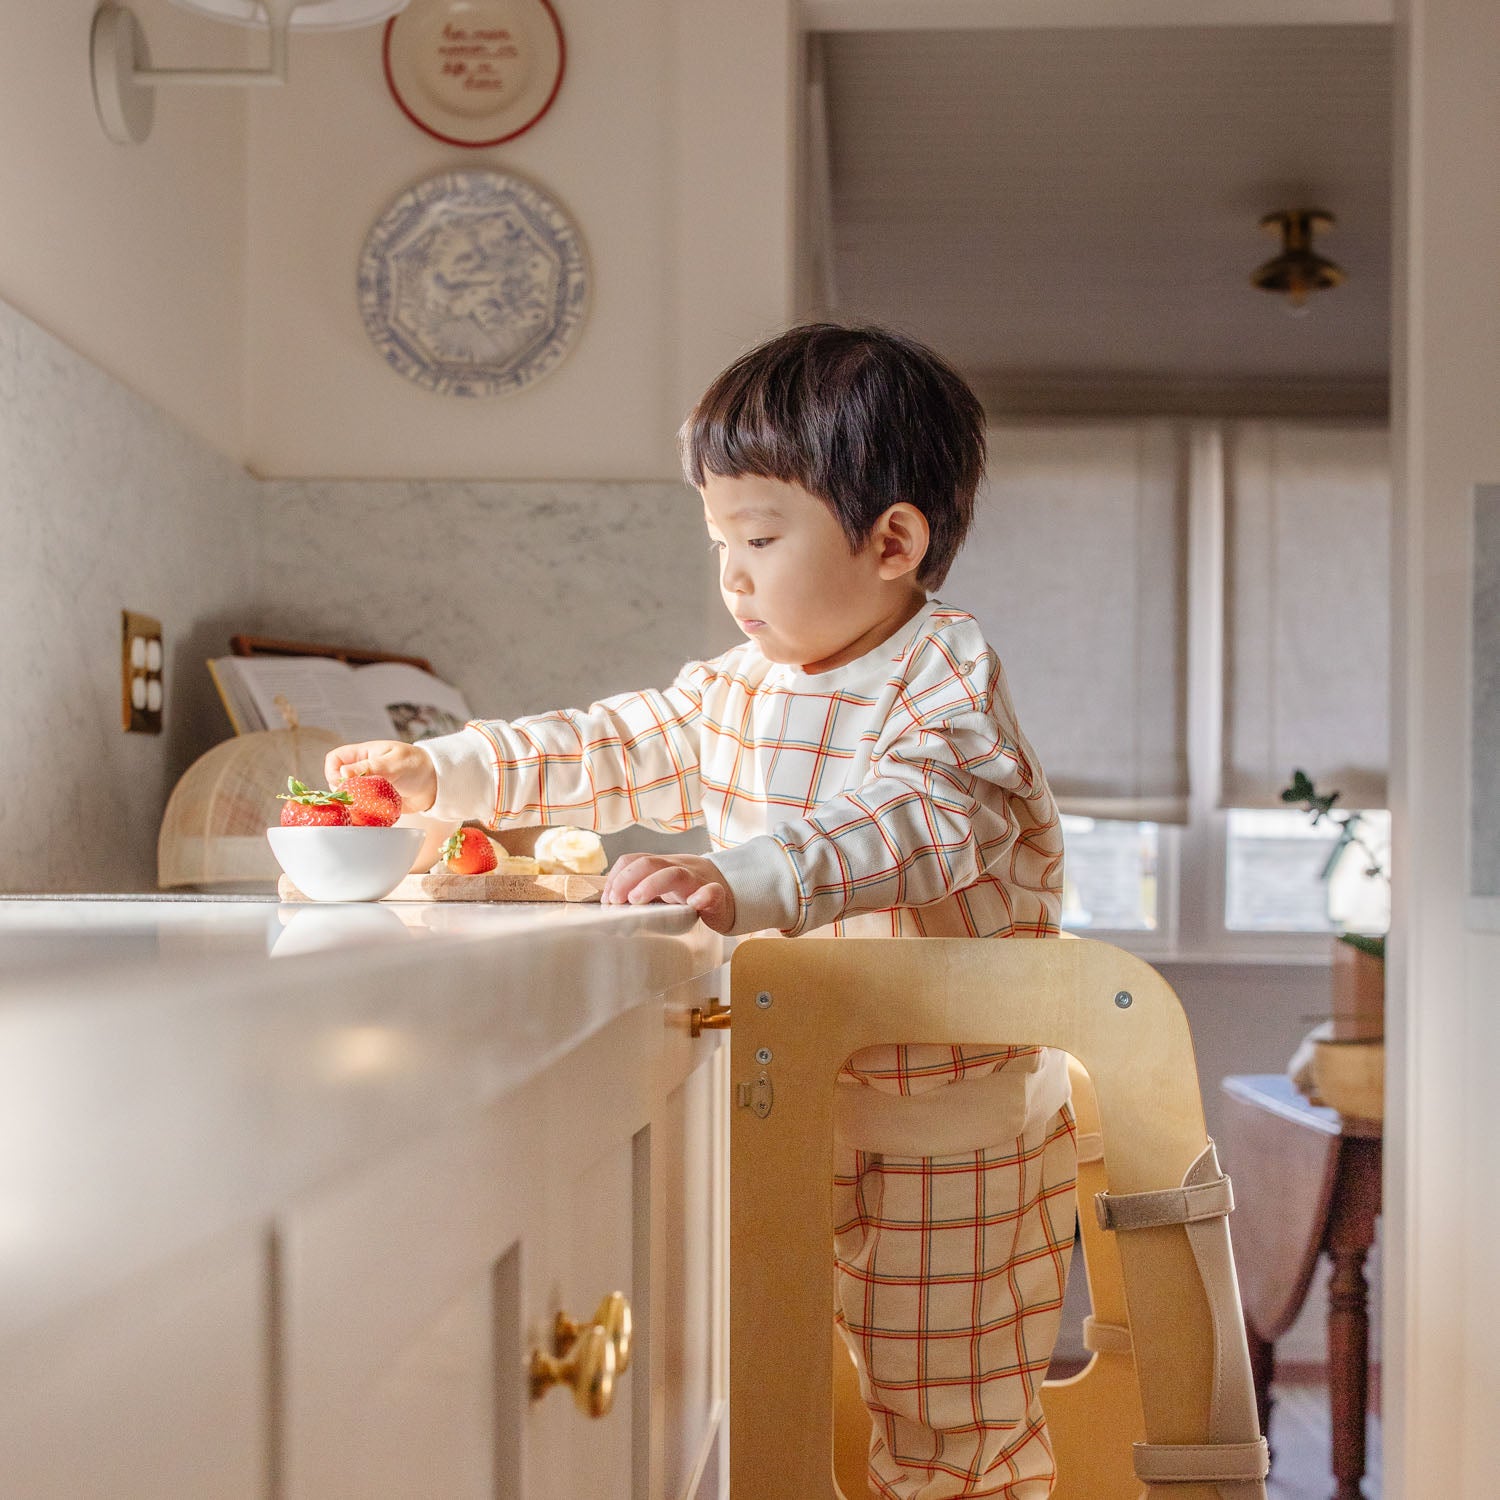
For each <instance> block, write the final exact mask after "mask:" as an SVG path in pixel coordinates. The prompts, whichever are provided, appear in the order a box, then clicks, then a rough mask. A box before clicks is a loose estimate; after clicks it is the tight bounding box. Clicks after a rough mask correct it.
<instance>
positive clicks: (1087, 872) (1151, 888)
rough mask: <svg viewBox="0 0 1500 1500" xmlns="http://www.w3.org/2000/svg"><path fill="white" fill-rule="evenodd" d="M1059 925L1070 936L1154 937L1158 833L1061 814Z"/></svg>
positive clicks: (1150, 826) (1146, 826) (1151, 826)
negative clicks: (1140, 934) (1151, 934)
mask: <svg viewBox="0 0 1500 1500" xmlns="http://www.w3.org/2000/svg"><path fill="white" fill-rule="evenodd" d="M1062 827H1063V848H1064V857H1063V910H1062V924H1063V926H1064V927H1065V928H1066V929H1067V930H1068V931H1070V932H1089V931H1094V930H1098V931H1103V932H1155V931H1156V930H1157V928H1158V926H1159V925H1160V921H1161V912H1160V900H1159V881H1158V873H1157V872H1158V863H1159V851H1160V848H1161V828H1160V825H1158V824H1156V823H1136V822H1121V821H1116V820H1113V819H1104V818H1078V817H1072V816H1069V815H1068V814H1064V815H1063V820H1062Z"/></svg>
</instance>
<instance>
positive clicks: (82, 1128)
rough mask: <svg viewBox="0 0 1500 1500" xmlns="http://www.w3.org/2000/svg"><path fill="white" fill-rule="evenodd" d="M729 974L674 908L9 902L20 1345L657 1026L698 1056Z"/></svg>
mask: <svg viewBox="0 0 1500 1500" xmlns="http://www.w3.org/2000/svg"><path fill="white" fill-rule="evenodd" d="M721 949H722V941H721V939H719V938H718V937H717V936H715V935H714V934H713V933H711V932H709V931H708V930H707V929H706V928H704V927H703V926H701V924H699V923H698V922H697V920H696V918H695V917H694V916H693V915H692V914H691V913H689V912H687V911H685V910H683V909H681V908H673V907H667V906H654V907H648V908H641V909H634V908H601V907H598V906H585V905H569V904H563V903H557V904H550V903H549V904H545V905H544V904H535V905H521V904H514V905H505V906H484V905H479V904H477V903H476V904H469V903H448V904H435V903H402V904H393V903H391V904H388V903H381V904H363V905H350V906H317V905H306V906H287V905H280V904H278V903H276V902H275V901H273V900H243V899H242V900H230V901H170V900H166V901H162V900H150V899H139V900H129V899H103V898H96V899H89V898H68V899H57V900H35V899H0V1345H3V1344H4V1343H5V1341H6V1339H7V1338H9V1337H12V1336H14V1335H15V1334H17V1333H18V1332H20V1331H22V1330H24V1329H26V1328H28V1327H31V1326H33V1325H38V1324H41V1323H44V1322H45V1321H46V1320H47V1319H48V1318H49V1317H51V1316H53V1315H55V1314H57V1313H59V1312H60V1311H62V1310H63V1309H65V1308H67V1307H70V1306H77V1305H79V1304H80V1303H81V1302H82V1301H84V1300H85V1299H87V1298H89V1297H92V1296H96V1295H98V1294H100V1293H102V1292H104V1291H106V1290H107V1289H108V1288H109V1287H110V1286H113V1285H115V1284H118V1283H122V1282H124V1281H127V1280H128V1279H129V1278H130V1277H131V1276H133V1275H136V1274H138V1273H140V1272H142V1271H144V1270H145V1269H146V1268H147V1267H149V1266H152V1265H157V1264H161V1263H162V1262H163V1261H165V1260H168V1259H170V1258H171V1257H172V1256H173V1255H177V1254H180V1253H183V1252H185V1251H186V1250H187V1249H189V1248H190V1247H192V1246H194V1245H197V1244H201V1243H203V1242H205V1241H207V1240H210V1239H211V1238H212V1237H213V1236H215V1235H218V1234H222V1233H225V1232H227V1231H229V1230H231V1229H233V1228H236V1227H238V1226H243V1225H245V1224H247V1223H251V1224H253V1223H255V1222H257V1221H264V1222H267V1223H269V1222H270V1221H271V1220H272V1218H273V1217H274V1214H275V1212H276V1209H277V1206H278V1205H281V1204H285V1203H286V1202H288V1201H289V1200H290V1199H292V1198H294V1197H295V1196H296V1195H298V1194H302V1193H305V1192H308V1191H309V1190H312V1189H314V1188H316V1187H317V1186H318V1185H320V1184H325V1183H328V1182H330V1181H332V1180H334V1179H337V1178H340V1177H343V1176H347V1175H348V1174H350V1173H353V1172H356V1171H357V1170H359V1169H360V1168H361V1167H362V1166H363V1165H365V1164H367V1163H370V1162H373V1161H375V1160H377V1159H379V1158H381V1157H384V1156H388V1155H389V1154H390V1153H391V1152H393V1151H396V1150H398V1149H400V1148H402V1147H403V1145H404V1144H406V1143H410V1142H412V1141H415V1140H418V1139H420V1138H424V1137H430V1136H432V1135H433V1133H434V1132H440V1131H442V1130H443V1129H445V1128H449V1127H451V1126H453V1125H455V1124H457V1123H459V1122H462V1121H464V1120H466V1119H471V1118H475V1117H477V1116H479V1115H482V1114H483V1113H484V1112H485V1111H486V1110H489V1109H491V1108H492V1107H493V1106H495V1105H496V1103H497V1101H501V1100H503V1099H505V1098H506V1097H507V1096H509V1095H512V1094H514V1093H515V1092H516V1091H517V1090H520V1089H522V1088H523V1087H525V1086H526V1085H527V1084H528V1083H529V1082H530V1081H531V1080H534V1079H536V1078H537V1077H539V1076H540V1075H542V1074H543V1073H544V1072H546V1070H547V1069H549V1068H550V1067H552V1066H553V1065H554V1064H555V1063H556V1062H557V1060H558V1059H559V1058H562V1057H564V1056H566V1055H567V1054H569V1053H570V1052H571V1051H573V1050H574V1049H577V1048H579V1047H580V1046H581V1045H582V1044H583V1043H584V1042H585V1041H586V1039H588V1038H589V1037H591V1036H593V1035H594V1034H595V1033H597V1032H599V1031H601V1030H602V1029H603V1028H605V1027H607V1026H609V1025H610V1024H611V1023H612V1022H614V1021H615V1020H616V1019H618V1018H620V1017H622V1016H625V1015H626V1014H627V1013H630V1012H632V1011H634V1010H635V1009H637V1008H639V1007H641V1006H643V1005H646V1004H648V1003H653V1004H654V1005H655V1008H656V1013H657V1014H658V1016H659V1019H658V1020H657V1021H656V1022H655V1023H653V1024H654V1025H655V1026H656V1027H657V1030H658V1033H659V1032H660V1028H661V1027H662V1026H663V1025H665V1026H666V1027H667V1028H669V1029H671V1030H673V1031H679V1030H680V1032H681V1033H682V1037H683V1040H684V1044H685V1039H686V1013H687V1010H688V1008H689V1007H690V1006H691V1005H693V1004H697V1003H700V1002H701V999H702V998H703V996H705V995H708V994H716V993H717V989H716V983H717V977H718V965H719V963H720V961H721ZM537 1166H538V1169H539V1170H540V1169H542V1164H541V1163H538V1164H537Z"/></svg>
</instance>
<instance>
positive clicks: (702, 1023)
mask: <svg viewBox="0 0 1500 1500" xmlns="http://www.w3.org/2000/svg"><path fill="white" fill-rule="evenodd" d="M728 1030H729V1007H728V1006H727V1005H720V1004H719V1002H718V1000H716V999H715V1000H709V1001H706V1002H705V1003H704V1004H703V1005H695V1006H694V1007H693V1008H692V1009H691V1010H690V1011H689V1012H688V1035H690V1036H702V1035H703V1033H704V1032H705V1031H728Z"/></svg>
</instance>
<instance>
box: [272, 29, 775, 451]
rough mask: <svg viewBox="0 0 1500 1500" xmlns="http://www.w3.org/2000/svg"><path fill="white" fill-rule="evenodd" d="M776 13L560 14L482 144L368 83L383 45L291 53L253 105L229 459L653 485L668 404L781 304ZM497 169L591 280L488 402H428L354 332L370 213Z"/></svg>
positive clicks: (751, 336)
mask: <svg viewBox="0 0 1500 1500" xmlns="http://www.w3.org/2000/svg"><path fill="white" fill-rule="evenodd" d="M789 9H790V7H789V3H788V0H757V3H756V4H754V5H734V4H731V3H728V0H707V3H706V0H573V3H571V4H568V5H564V6H562V7H560V15H561V19H562V23H563V27H564V30H565V34H566V37H567V69H566V73H565V75H564V79H563V84H562V88H561V91H560V92H559V94H558V97H557V100H556V102H555V103H554V104H553V107H552V109H551V111H550V112H549V113H548V114H547V115H546V116H545V117H544V118H543V119H542V121H541V122H540V123H539V124H538V125H536V126H535V127H534V128H533V129H532V130H531V131H529V132H528V133H527V134H525V135H523V136H521V137H519V138H518V139H516V140H515V141H512V142H510V143H509V144H507V145H504V146H501V147H498V148H495V149H492V150H472V149H464V148H460V147H451V146H445V145H443V144H442V143H441V142H438V141H435V140H433V139H432V138H430V137H429V136H427V135H425V134H424V133H423V132H422V131H420V130H418V129H417V128H416V126H414V125H413V124H411V122H410V121H408V120H407V119H406V118H405V116H404V115H402V113H401V112H400V110H399V109H398V108H397V106H396V104H395V102H394V100H393V99H392V98H391V96H390V94H389V91H388V90H387V88H386V84H385V81H384V77H383V74H382V69H381V32H380V30H379V29H366V30H363V31H359V32H354V33H343V34H337V35H329V36H325V37H315V36H309V37H298V38H294V40H293V56H292V80H291V83H290V85H289V86H288V88H286V89H285V90H281V91H275V92H267V93H264V94H262V95H260V96H258V97H257V98H256V99H255V100H254V102H253V104H252V132H251V137H252V150H251V174H250V195H249V206H250V265H249V286H250V318H249V342H248V383H249V398H248V422H249V427H248V432H249V437H248V455H249V461H250V464H251V467H252V468H253V469H254V470H255V471H256V472H257V473H260V474H264V475H268V476H276V477H283V476H317V477H365V478H367V477H372V476H380V477H385V478H392V477H412V478H433V477H444V478H507V479H536V478H543V479H556V478H610V479H641V478H667V477H670V476H672V475H673V474H674V473H675V472H676V465H675V458H674V450H673V444H672V439H673V436H674V434H675V432H676V429H677V427H678V424H679V423H680V422H681V420H682V418H683V416H684V415H685V412H686V408H687V405H688V404H689V403H690V402H691V400H692V399H693V397H694V396H696V395H697V393H698V391H699V390H700V389H701V388H702V386H703V384H704V383H705V382H706V381H707V380H708V379H709V378H710V377H711V376H712V375H713V374H714V373H715V371H716V370H717V369H718V368H719V367H721V366H722V365H723V364H724V363H726V362H727V361H728V360H729V359H730V358H732V357H733V356H734V355H735V354H737V353H738V352H739V351H740V350H741V349H742V348H743V347H745V346H746V345H747V344H749V343H751V342H754V341H755V340H756V339H758V338H760V337H762V336H764V335H765V334H767V333H769V332H772V331H775V330H777V329H779V328H780V327H781V326H782V325H783V323H784V322H785V320H786V318H787V316H788V314H789V312H790V310H791V302H790V297H791V293H790V287H791V280H792V276H791V253H790V240H791V229H790V225H791V208H792V206H791V194H790V192H789V190H788V189H789V183H790V180H791V177H790V160H791V132H790V114H789V111H790V99H791V65H792V41H791V26H790V20H789ZM482 168H483V169H501V170H508V171H515V172H517V173H519V174H521V175H523V176H526V177H529V178H531V179H533V180H534V181H535V182H536V183H537V184H538V185H539V186H541V187H542V188H544V189H545V190H546V191H547V192H548V193H550V194H551V195H552V196H554V197H555V198H557V199H558V200H559V201H560V202H561V203H562V204H563V205H564V207H565V208H566V209H567V210H568V211H569V212H570V213H571V215H572V216H573V218H574V220H575V222H576V223H577V224H578V226H579V228H580V230H581V232H582V236H583V239H584V242H585V244H586V246H587V248H588V253H589V258H590V261H591V266H592V284H593V294H592V302H591V306H590V311H589V314H588V318H587V321H586V323H585V325H584V328H583V331H582V334H581V336H580V338H579V340H578V342H577V343H576V344H575V346H574V348H573V351H572V353H571V354H570V355H569V356H568V358H567V359H566V360H565V361H564V362H563V363H562V364H561V365H560V366H559V367H558V368H557V369H556V370H555V371H554V372H553V373H551V374H550V375H548V376H547V377H546V378H545V379H544V380H542V381H540V382H539V383H537V384H536V385H534V386H531V387H529V388H527V389H526V390H524V391H520V392H517V393H515V394H512V395H508V396H503V397H490V398H477V399H476V398H455V397H444V396H435V395H431V394H429V393H427V392H425V391H423V390H421V389H420V388H419V387H417V386H416V385H414V384H412V383H411V382H409V381H407V380H405V379H404V378H403V377H401V376H400V375H398V374H397V373H396V372H395V371H393V370H392V369H391V368H390V367H389V366H388V365H387V364H386V363H385V362H384V361H383V359H382V358H381V357H380V355H379V354H378V353H377V352H376V350H375V348H374V346H373V345H372V344H371V343H370V340H369V338H368V337H367V335H366V333H365V330H364V326H363V324H362V322H361V321H360V316H359V310H358V306H357V303H356V299H355V270H356V266H357V263H358V260H359V255H360V250H361V247H362V245H363V242H364V239H365V236H366V234H367V232H368V230H369V228H370V226H371V224H372V223H373V222H374V220H375V219H376V218H377V217H378V216H379V215H380V214H381V213H382V212H383V211H384V209H385V208H386V206H387V205H388V204H389V203H390V202H391V200H392V199H393V198H395V197H396V196H397V195H398V194H399V193H401V192H402V191H404V190H405V189H406V188H408V187H410V186H412V185H413V184H415V183H417V182H420V181H422V180H423V179H425V178H427V177H429V176H431V175H433V174H435V173H439V172H446V171H452V170H455V169H459V170H473V169H482Z"/></svg>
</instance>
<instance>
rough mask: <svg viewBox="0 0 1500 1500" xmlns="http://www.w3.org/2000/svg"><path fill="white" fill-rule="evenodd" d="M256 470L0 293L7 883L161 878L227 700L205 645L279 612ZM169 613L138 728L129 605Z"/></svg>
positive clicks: (0, 755) (87, 885) (136, 885)
mask: <svg viewBox="0 0 1500 1500" xmlns="http://www.w3.org/2000/svg"><path fill="white" fill-rule="evenodd" d="M255 492H256V483H255V481H254V480H252V479H250V478H249V477H248V476H247V475H246V474H245V473H244V471H243V470H241V469H240V468H239V467H238V466H236V465H235V464H233V463H231V462H229V461H228V460H227V459H225V458H223V457H221V456H220V455H219V454H217V453H214V452H212V451H210V450H209V449H208V448H207V447H205V446H204V444H203V443H201V442H200V441H199V440H198V439H197V438H195V437H192V436H191V435H190V434H188V433H187V432H185V431H184V430H183V429H182V428H180V427H179V426H178V425H177V424H176V423H175V422H173V421H170V420H169V419H168V418H166V417H165V416H163V415H162V414H161V413H160V412H159V411H157V410H156V409H155V408H154V407H152V406H151V405H150V404H149V403H148V402H146V401H144V400H142V399H141V398H140V397H138V396H136V395H135V394H134V393H133V392H131V391H129V390H127V389H126V388H125V387H124V386H122V385H121V384H120V383H119V382H118V381H116V380H114V379H112V378H111V377H110V376H108V375H106V374H105V373H104V372H103V371H101V370H99V369H98V368H97V367H96V366H94V365H93V364H91V363H89V361H87V360H85V359H82V358H81V357H79V356H78V355H77V354H75V353H74V352H73V351H72V350H71V349H69V348H68V347H67V346H66V345H64V344H62V343H60V342H59V341H58V340H57V339H55V338H53V337H52V336H51V335H50V334H48V333H46V332H44V331H43V330H42V329H40V328H38V327H37V326H36V325H35V324H34V323H32V322H30V321H29V320H28V319H27V318H25V317H23V316H21V315H20V314H19V313H17V312H15V311H14V310H12V309H11V308H9V307H7V306H5V305H4V304H3V303H0V704H3V719H0V724H3V728H0V746H3V748H0V890H10V891H26V890H54V891H65V890H104V891H117V890H134V889H140V888H142V887H149V886H151V885H153V884H154V882H155V872H156V832H157V826H158V824H159V822H160V818H161V811H162V808H163V807H164V806H165V803H166V798H167V794H168V792H169V791H170V790H171V787H172V786H173V784H174V783H175V781H176V779H177V777H178V776H179V775H180V774H181V772H182V771H183V770H184V769H185V768H186V767H187V765H188V764H189V763H190V762H191V761H192V759H193V758H194V757H195V756H196V755H197V754H198V753H199V752H200V751H201V750H202V749H204V748H206V746H207V745H208V744H210V743H212V742H213V740H214V739H217V738H220V737H221V733H222V728H223V715H222V712H221V710H220V709H219V707H218V702H217V699H216V698H215V696H214V693H213V688H212V684H211V683H210V682H209V681H208V678H207V674H206V673H205V672H204V669H203V659H204V657H205V656H207V655H209V654H211V653H217V652H220V651H222V650H223V649H224V639H225V636H226V635H227V633H228V632H229V631H230V630H234V629H241V630H242V629H247V628H249V629H254V628H257V627H258V625H259V624H260V622H261V619H262V616H261V613H260V599H259V595H258V591H257V578H256V556H257V539H258V526H257V515H256V508H255V504H254V500H255ZM122 609H135V610H140V611H142V612H144V613H146V614H151V615H155V616H157V617H158V618H159V619H160V620H161V622H162V625H163V639H164V641H165V645H166V662H165V671H164V674H163V675H164V684H165V688H166V695H167V697H166V710H167V711H166V715H165V728H164V732H163V733H162V734H161V735H146V734H126V733H124V732H123V731H122V730H121V727H120V697H121V692H120V611H121V610H122Z"/></svg>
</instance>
